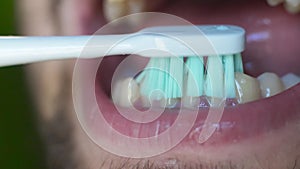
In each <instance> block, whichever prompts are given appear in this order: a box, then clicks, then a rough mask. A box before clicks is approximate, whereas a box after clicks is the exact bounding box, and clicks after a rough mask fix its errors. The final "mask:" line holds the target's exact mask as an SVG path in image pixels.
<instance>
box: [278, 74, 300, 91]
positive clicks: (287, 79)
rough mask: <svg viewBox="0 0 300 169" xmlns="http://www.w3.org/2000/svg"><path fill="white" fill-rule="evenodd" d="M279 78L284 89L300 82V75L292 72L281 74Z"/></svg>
mask: <svg viewBox="0 0 300 169" xmlns="http://www.w3.org/2000/svg"><path fill="white" fill-rule="evenodd" d="M281 80H282V82H283V84H284V88H285V89H288V88H290V87H293V86H295V85H296V84H298V83H300V77H299V76H297V75H295V74H293V73H288V74H286V75H284V76H282V77H281Z"/></svg>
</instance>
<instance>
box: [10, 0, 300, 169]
mask: <svg viewBox="0 0 300 169" xmlns="http://www.w3.org/2000/svg"><path fill="white" fill-rule="evenodd" d="M141 12H157V13H148V14H149V15H151V16H156V15H157V17H152V19H149V20H147V19H145V18H146V17H139V15H136V16H135V17H134V18H133V19H130V18H129V19H127V20H126V24H124V22H121V21H119V23H112V24H109V23H111V22H113V21H114V22H118V21H116V19H119V18H121V17H123V16H127V15H130V14H134V13H141ZM158 12H159V13H158ZM168 14H171V15H168ZM160 15H161V17H158V16H160ZM16 16H17V25H18V33H20V34H21V35H25V36H70V35H72V36H73V35H93V34H95V32H97V31H98V32H97V34H100V33H101V28H102V27H103V26H104V27H105V26H106V27H105V30H104V29H102V30H104V31H103V34H104V33H106V34H107V30H108V31H111V32H113V30H112V29H109V28H110V27H114V28H116V27H118V26H119V28H120V29H117V31H118V33H120V32H121V33H127V32H128V31H127V29H128V28H133V27H135V28H136V27H138V28H144V27H147V26H153V25H154V26H158V25H168V23H172V24H173V25H174V24H175V25H176V21H174V20H173V19H172V18H179V19H178V20H179V21H178V22H180V24H181V25H183V24H184V23H187V24H195V25H216V24H218V25H220V24H222V25H236V26H239V27H241V28H243V29H244V30H245V36H244V37H245V39H244V40H245V50H244V51H243V52H242V53H241V55H240V53H234V54H232V55H228V53H224V54H223V55H220V56H210V55H205V56H199V57H194V58H193V57H187V56H184V58H183V56H182V57H179V59H178V58H177V60H176V59H175V60H172V59H161V60H159V59H158V60H156V59H152V58H151V59H150V61H149V64H148V65H147V61H148V60H149V59H146V58H145V57H141V56H136V55H135V56H124V55H122V56H121V55H120V56H119V55H116V56H107V57H105V58H104V59H103V60H101V64H98V65H97V64H95V62H97V61H98V60H97V59H95V61H93V59H87V60H85V59H78V60H76V59H69V60H58V61H46V62H39V63H33V64H28V65H26V66H25V73H26V81H27V82H28V84H29V85H28V86H29V90H30V93H31V95H32V98H33V103H34V107H35V108H36V112H37V113H38V115H37V117H38V118H37V122H38V128H39V129H38V130H39V131H40V135H41V138H42V141H43V143H44V144H43V145H44V146H45V148H44V149H45V153H46V155H45V157H46V162H47V166H48V167H49V168H56V169H57V168H91V169H94V168H105V169H106V168H107V169H110V168H111V169H115V168H124V169H160V168H161V169H167V168H172V169H173V168H174V169H192V168H195V169H298V168H300V84H299V82H300V65H299V63H300V48H299V44H300V38H299V37H300V1H299V0H227V1H224V0H223V1H222V0H173V1H171V0H169V1H167V0H153V1H149V0H148V1H147V0H60V1H54V0H16ZM141 16H142V15H141ZM107 24H109V25H108V26H107ZM118 24H119V25H118ZM124 25H126V28H125V27H123V26H124ZM224 27H225V28H226V26H221V27H220V29H225V28H224ZM120 30H121V31H120ZM132 30H133V29H132ZM134 30H135V29H134ZM122 31H123V32H122ZM109 33H110V32H109ZM158 40H159V39H158ZM157 43H159V42H157ZM212 43H213V42H212ZM227 43H230V42H229V41H228V42H227ZM162 45H164V44H162ZM212 45H214V44H212ZM224 45H227V46H230V45H228V44H226V42H225V43H224ZM141 46H142V45H141ZM141 50H142V49H141ZM174 50H175V49H174ZM41 57H43V56H41ZM74 57H76V56H74ZM195 58H200V59H199V60H197V59H195ZM216 58H221V62H220V61H219V62H218V59H216ZM201 59H202V60H201ZM230 59H232V60H230ZM178 60H180V61H181V64H180V63H178ZM168 61H169V62H168ZM230 61H232V63H231V62H230ZM166 62H168V63H166ZM182 63H183V64H182ZM197 63H198V64H197ZM196 64H197V65H196ZM95 65H96V69H95V76H94V77H93V78H94V79H91V80H92V82H93V83H92V85H91V86H88V85H81V84H85V83H87V81H88V80H89V79H88V78H87V77H89V76H90V75H91V74H89V75H87V74H84V73H89V72H91V71H92V70H91V71H88V70H89V69H92V67H93V66H95ZM124 65H125V66H124ZM178 65H179V66H178ZM180 65H181V67H180ZM201 65H202V66H201ZM151 66H152V68H153V67H155V68H159V69H162V70H167V71H170V72H172V74H171V75H174V77H175V78H176V80H177V81H178V79H179V80H181V83H182V86H183V88H182V92H179V93H183V94H178V93H176V92H177V91H176V87H174V85H172V83H173V82H172V78H174V77H172V78H170V77H169V76H168V75H164V74H161V73H158V72H157V71H152V72H151V70H149V71H146V70H144V71H142V72H139V71H137V69H143V68H151ZM187 67H189V68H187ZM223 67H224V68H223ZM85 68H86V70H85ZM180 69H182V70H180ZM176 70H179V72H180V73H181V74H180V75H181V76H177V74H176V73H178V72H177V71H176ZM118 71H119V72H121V73H122V72H123V75H120V76H121V77H123V79H122V78H119V79H118V78H116V79H115V78H114V77H115V76H117V75H115V72H118ZM134 71H136V73H131V72H134ZM230 71H232V72H231V73H232V74H230V73H228V72H230ZM74 72H77V74H76V73H74ZM124 72H125V73H124ZM174 72H175V73H174ZM190 72H192V73H190ZM220 72H221V73H220ZM195 73H197V77H196V78H193V75H194V74H195ZM83 74H84V75H83ZM124 74H125V75H124ZM198 75H199V76H198ZM124 77H125V78H124ZM178 77H179V78H178ZM198 77H199V79H198ZM74 78H75V79H76V80H74ZM201 78H202V79H201ZM84 79H88V80H84ZM170 79H171V80H170ZM195 79H196V80H195ZM220 79H221V80H220ZM230 79H231V80H230ZM197 80H199V83H201V84H202V85H199V86H201V87H199V88H197V89H195V90H194V88H193V85H192V84H193V82H191V81H196V83H197V82H198V81H197ZM154 81H155V82H154ZM231 83H233V85H231ZM160 84H164V87H161V86H159V85H160ZM77 86H81V88H80V89H77V88H76V87H77ZM153 86H156V87H157V88H158V89H160V90H163V92H166V94H165V95H164V96H162V95H161V94H159V93H158V94H156V93H155V92H152V91H151V90H155V89H156V88H155V87H153ZM162 86H163V85H162ZM166 86H167V87H166ZM72 87H73V90H72ZM74 87H75V88H74ZM171 90H172V92H170V93H171V94H168V92H169V91H171ZM180 90H181V89H180ZM149 91H150V92H149ZM174 91H175V92H174ZM90 92H91V94H90V95H91V96H93V97H94V98H89V97H88V95H89V93H90ZM230 92H231V93H230ZM78 93H79V94H78ZM197 93H199V94H198V95H197ZM149 98H150V99H149ZM220 98H221V100H222V99H223V101H224V102H222V103H224V104H221V101H220ZM94 101H95V102H96V104H92V102H94ZM89 105H92V106H89ZM94 105H96V106H95V107H96V108H95V109H97V110H95V109H94V107H93V106H94ZM132 105H134V106H132ZM220 105H222V106H221V107H222V109H221V110H220V108H219V107H218V106H220ZM82 107H87V109H84V108H82ZM81 108H82V109H81ZM118 108H119V109H118ZM98 109H99V110H98ZM162 109H163V110H164V111H163V114H162V115H161V117H160V118H157V119H156V120H153V121H151V122H149V123H146V122H145V123H144V122H143V123H138V122H133V121H130V120H129V119H126V118H124V117H122V116H121V115H120V113H119V112H118V111H119V110H124V111H125V112H129V113H128V114H129V115H130V112H134V113H137V111H136V110H138V111H140V113H144V114H143V115H145V117H146V115H147V114H145V112H143V111H146V113H148V114H151V113H152V114H154V115H153V116H155V115H156V114H158V113H157V111H160V110H162ZM82 110H86V111H82ZM89 110H91V111H89ZM100 110H101V111H100ZM147 110H149V111H147ZM179 110H180V111H179ZM220 111H221V116H219V117H218V113H220ZM95 112H96V113H95ZM97 113H102V114H103V116H101V117H104V118H105V119H106V120H107V124H109V125H110V126H111V128H107V129H106V128H104V126H105V125H102V123H104V122H103V121H101V120H100V119H99V118H100V117H99V115H98V114H97ZM192 114H193V115H196V116H192ZM143 115H141V116H140V115H133V116H134V117H136V118H138V117H140V118H141V119H143V118H144V116H143ZM180 115H182V119H185V120H182V121H180V122H178V123H176V117H179V116H180ZM214 117H215V118H214ZM186 119H187V120H186ZM144 120H145V118H144ZM145 121H147V120H145ZM190 124H191V125H190ZM174 126H175V128H176V127H177V128H176V130H175V131H171V130H170V131H169V130H168V128H170V127H174ZM186 126H190V128H189V130H186V131H185V130H184V129H185V128H187V127H186ZM211 128H213V130H212V131H213V132H211V133H209V132H208V133H207V134H208V135H205V134H203V133H204V131H209V130H210V129H211ZM102 131H106V132H102ZM107 131H109V132H107ZM114 131H118V132H119V133H122V134H123V136H127V138H135V141H136V140H137V142H139V141H144V142H145V140H146V142H145V144H143V143H141V144H136V143H134V142H132V143H131V142H129V141H128V140H127V141H125V139H124V140H122V139H121V137H120V138H119V137H117V135H115V134H114ZM164 132H165V133H167V134H166V135H165V137H161V134H163V133H164ZM181 135H182V136H183V137H182V139H179V140H178V137H179V136H181ZM150 137H151V138H154V139H152V140H150V139H149V138H150ZM147 138H148V140H147ZM103 140H104V141H103ZM107 140H108V141H107ZM101 141H103V142H101ZM147 141H148V142H147ZM130 143H131V144H130ZM110 150H112V151H110Z"/></svg>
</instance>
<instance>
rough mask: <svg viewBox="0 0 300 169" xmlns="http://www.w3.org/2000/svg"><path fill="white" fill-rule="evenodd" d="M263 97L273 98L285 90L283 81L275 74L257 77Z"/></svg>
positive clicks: (264, 74)
mask: <svg viewBox="0 0 300 169" xmlns="http://www.w3.org/2000/svg"><path fill="white" fill-rule="evenodd" d="M257 79H258V81H259V84H260V89H261V94H262V97H263V98H265V97H271V96H273V95H275V94H277V93H280V92H282V91H283V90H284V85H283V83H282V81H281V79H280V78H279V77H278V76H277V75H276V74H275V73H269V72H267V73H263V74H261V75H260V76H258V77H257Z"/></svg>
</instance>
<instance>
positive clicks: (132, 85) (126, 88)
mask: <svg viewBox="0 0 300 169" xmlns="http://www.w3.org/2000/svg"><path fill="white" fill-rule="evenodd" d="M139 97H140V93H139V86H138V84H137V83H136V81H135V80H134V79H133V78H126V79H124V80H120V81H118V82H116V84H115V85H114V87H113V90H112V99H113V102H114V103H115V104H117V105H119V106H121V107H132V106H133V103H134V102H135V101H137V99H138V98H139Z"/></svg>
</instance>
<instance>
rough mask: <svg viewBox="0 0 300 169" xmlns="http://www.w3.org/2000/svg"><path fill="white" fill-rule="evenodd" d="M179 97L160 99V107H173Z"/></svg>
mask: <svg viewBox="0 0 300 169" xmlns="http://www.w3.org/2000/svg"><path fill="white" fill-rule="evenodd" d="M179 101H180V100H179V99H176V98H174V99H162V100H161V102H160V103H161V105H160V106H161V107H162V108H169V109H171V108H175V107H176V106H177V104H178V103H179Z"/></svg>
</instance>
